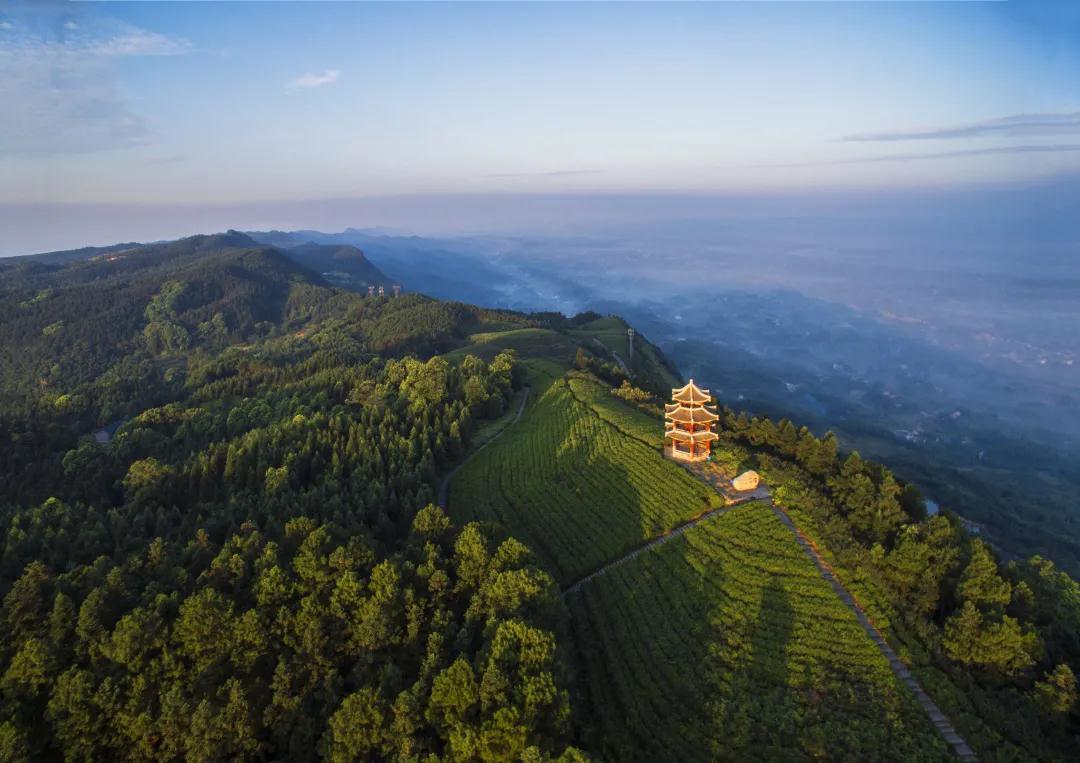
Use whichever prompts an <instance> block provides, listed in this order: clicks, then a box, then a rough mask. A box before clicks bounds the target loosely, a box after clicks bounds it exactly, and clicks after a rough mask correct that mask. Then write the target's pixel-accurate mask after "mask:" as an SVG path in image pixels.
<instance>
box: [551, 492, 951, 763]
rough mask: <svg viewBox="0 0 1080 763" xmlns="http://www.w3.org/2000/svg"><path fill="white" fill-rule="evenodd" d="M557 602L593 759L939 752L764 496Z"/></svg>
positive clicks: (930, 755)
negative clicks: (585, 699) (578, 675)
mask: <svg viewBox="0 0 1080 763" xmlns="http://www.w3.org/2000/svg"><path fill="white" fill-rule="evenodd" d="M569 604H570V606H571V612H572V615H573V627H574V630H575V641H576V646H577V650H576V651H577V655H578V659H579V661H580V662H579V668H580V670H581V672H582V683H583V684H584V686H585V687H586V689H587V692H588V695H589V699H590V702H589V706H590V708H592V710H593V714H594V717H593V718H592V721H593V723H594V724H595V726H594V734H595V736H596V739H595V740H593V741H594V746H593V749H595V750H597V751H598V752H600V753H601V754H603V755H604V757H606V758H609V759H616V760H701V759H717V758H720V759H769V760H776V759H799V758H802V757H804V756H808V757H822V756H824V757H828V758H832V759H852V758H854V759H891V760H901V759H902V760H920V759H921V760H940V759H945V758H948V757H949V752H948V750H947V748H946V747H945V744H944V741H943V740H942V739H941V738H940V736H938V734H937V732H936V731H935V730H934V729H933V727H931V726H930V724H929V722H928V720H927V719H926V717H925V715H924V714H923V712H922V710H921V709H920V708H919V707H918V706H917V705H916V704H915V703H914V701H913V700H912V699H911V697H910V695H908V694H907V693H906V692H905V691H904V690H903V689H902V688H901V686H900V685H899V684H898V682H897V680H896V678H895V677H894V676H893V674H892V672H891V671H890V669H889V667H888V664H887V663H886V661H885V659H884V658H883V657H882V656H881V654H880V653H879V652H878V651H877V650H876V649H875V647H874V645H873V643H872V642H871V641H870V640H869V638H867V636H866V634H865V633H864V632H863V630H862V629H861V628H860V627H859V625H858V623H857V621H856V620H855V618H854V616H853V615H852V614H851V612H850V611H849V610H848V609H847V608H846V607H845V606H844V605H843V604H842V603H841V602H840V601H839V599H837V598H836V596H835V594H834V593H833V591H832V590H831V589H830V588H829V586H828V585H827V584H826V583H825V582H824V581H823V580H822V579H821V578H820V577H819V576H818V574H817V571H816V570H815V568H814V567H813V565H812V564H811V562H810V561H809V560H808V559H807V558H806V556H804V554H803V552H802V551H801V550H800V549H799V548H798V546H797V545H796V544H795V542H794V540H793V539H792V536H791V535H790V533H789V532H788V531H787V529H786V528H784V527H783V526H782V525H781V524H780V522H779V520H777V519H776V517H775V516H774V515H773V513H772V511H771V510H770V509H769V508H767V507H766V506H764V505H761V504H750V505H747V506H742V507H739V508H736V509H733V510H731V511H730V512H728V513H726V514H722V515H719V516H717V517H715V518H713V519H710V520H708V521H707V522H704V523H702V524H701V525H698V526H697V527H694V528H692V529H691V530H689V531H687V533H686V534H685V535H684V536H683V537H682V538H679V539H676V540H674V541H672V542H671V543H668V544H666V545H664V546H661V547H660V548H659V549H658V550H657V551H655V552H652V553H648V554H642V555H641V556H638V557H637V558H636V559H634V560H632V561H630V562H628V563H627V564H625V565H622V566H620V567H617V568H615V569H613V570H612V571H610V572H609V573H607V574H605V575H603V576H601V577H599V578H597V579H596V580H594V581H593V582H591V583H590V584H589V585H587V586H585V587H584V588H583V589H582V590H581V591H580V593H577V594H574V595H572V596H571V598H570V601H569Z"/></svg>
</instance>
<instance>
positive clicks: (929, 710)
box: [562, 475, 979, 761]
mask: <svg viewBox="0 0 1080 763" xmlns="http://www.w3.org/2000/svg"><path fill="white" fill-rule="evenodd" d="M698 476H699V477H700V476H701V475H698ZM706 482H708V483H709V484H711V485H712V486H713V487H714V488H716V489H717V492H720V491H719V488H718V485H717V484H715V483H714V482H713V481H712V480H706ZM751 501H761V502H762V503H765V504H767V505H768V506H769V507H770V508H771V509H772V510H773V512H774V513H775V514H776V516H777V517H778V518H779V519H780V521H781V522H782V523H783V524H784V526H785V527H787V528H788V529H789V530H791V532H792V534H793V535H794V536H795V540H796V541H797V542H798V544H799V546H801V547H802V550H803V551H804V552H805V553H806V555H807V556H808V557H810V561H812V562H813V563H814V566H815V567H817V570H818V573H819V574H820V575H821V577H822V578H823V579H824V580H825V582H827V583H828V584H829V585H830V586H832V589H833V591H834V592H835V593H836V595H837V596H838V597H840V600H841V601H842V602H844V604H846V605H847V607H848V609H850V610H851V611H852V612H853V613H854V615H855V618H856V619H857V620H858V621H859V624H860V625H861V626H862V627H863V630H865V631H866V633H867V634H868V635H869V636H870V638H871V640H872V641H873V642H874V644H875V645H876V646H877V648H878V651H880V652H881V654H882V656H884V657H885V659H886V660H887V661H888V663H889V667H890V668H891V669H892V672H893V674H894V675H895V676H896V677H897V678H898V679H899V680H900V681H901V682H902V683H903V684H904V685H905V686H907V688H908V690H909V691H910V692H911V694H912V696H914V697H915V701H916V702H918V703H919V705H920V706H922V709H923V710H924V711H925V712H926V714H927V716H928V717H929V718H930V722H931V723H932V724H933V725H934V727H935V728H936V729H937V730H938V732H939V733H940V734H941V736H942V737H943V738H944V739H945V741H946V742H948V743H949V745H950V746H951V747H952V748H953V751H954V752H955V753H956V756H957V757H958V758H959V759H960V760H962V761H978V759H979V758H978V756H976V755H975V753H974V752H973V751H972V749H971V747H969V746H968V743H967V742H965V741H964V738H963V737H962V736H960V734H959V733H958V732H957V731H956V728H955V727H954V726H953V725H952V722H951V721H949V719H948V718H947V717H946V716H945V713H943V712H941V708H939V707H938V706H937V703H935V702H934V700H932V699H931V698H930V695H928V694H927V693H926V692H925V691H924V690H923V688H922V685H921V684H920V683H919V681H918V679H917V678H915V676H914V675H912V673H911V671H910V670H909V669H908V667H907V665H905V664H904V663H903V661H901V659H900V658H899V657H898V656H897V655H896V652H895V651H893V648H892V647H891V646H889V643H888V642H887V641H886V640H885V637H884V636H882V635H881V632H880V631H879V630H878V629H877V628H876V627H875V626H874V624H873V622H871V620H870V618H869V617H867V615H866V612H865V611H864V610H863V608H862V607H861V606H860V605H859V603H858V602H857V601H856V600H855V597H853V596H852V595H851V594H850V593H849V592H848V590H847V589H846V588H844V585H843V583H841V582H840V580H839V579H838V578H837V577H836V574H835V573H834V572H833V570H832V567H830V566H829V563H828V562H826V561H825V559H824V557H822V555H821V552H820V551H819V550H818V548H817V546H816V545H815V544H814V542H813V541H811V540H810V539H809V538H808V537H807V536H806V535H805V534H804V533H803V532H802V530H800V529H799V528H798V527H797V526H796V525H795V523H794V522H793V521H792V520H791V517H790V516H788V514H787V512H786V511H784V510H783V509H782V508H781V507H780V506H777V505H776V504H775V503H773V500H772V497H771V496H770V494H769V491H768V488H766V487H765V486H764V485H762V486H761V487H759V488H758V489H757V490H755V491H754V493H753V494H752V495H750V496H747V497H746V498H742V499H738V500H736V501H735V502H734V503H730V504H728V505H726V506H720V507H718V508H715V509H712V510H711V511H707V512H705V513H704V514H702V515H701V516H699V517H696V518H694V519H692V520H690V521H689V522H687V523H686V524H683V525H680V526H679V527H678V528H676V529H674V530H672V531H671V532H669V533H667V534H665V535H661V536H659V537H657V538H653V539H652V540H650V541H648V542H647V543H645V544H643V545H641V546H638V547H637V548H635V549H634V550H633V551H631V552H629V553H628V554H625V555H624V556H621V557H619V558H618V559H615V560H613V561H611V562H608V563H607V564H605V565H604V566H603V567H601V568H600V569H598V570H596V571H595V572H592V573H590V574H588V575H586V576H584V577H582V578H580V579H578V580H575V581H574V582H573V583H571V584H570V585H569V586H567V587H566V588H565V589H564V590H563V592H562V593H563V596H568V595H570V594H572V593H576V592H577V591H579V590H580V589H581V587H582V586H583V585H585V584H586V583H588V582H589V581H591V580H593V579H594V578H596V577H599V576H600V575H603V574H604V573H606V572H608V571H609V570H612V569H614V568H615V567H618V566H619V565H622V564H625V563H626V562H628V561H630V560H631V559H634V558H635V557H637V556H638V555H639V554H641V553H642V552H644V551H649V550H652V549H654V548H657V547H658V546H661V545H663V544H665V543H667V542H668V541H670V540H672V539H674V538H677V537H679V536H680V535H682V534H683V533H684V532H686V530H687V529H688V528H690V527H693V526H694V525H697V524H700V523H701V522H704V521H705V520H706V519H709V518H710V517H715V516H718V515H720V514H723V513H725V512H727V511H730V510H731V509H734V508H736V507H737V506H741V505H743V504H746V503H749V502H751Z"/></svg>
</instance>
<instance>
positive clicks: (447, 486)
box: [439, 385, 531, 511]
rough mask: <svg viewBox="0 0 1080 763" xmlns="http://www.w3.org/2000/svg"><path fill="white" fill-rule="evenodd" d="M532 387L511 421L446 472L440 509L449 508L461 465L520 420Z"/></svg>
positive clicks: (442, 483) (527, 388) (525, 391)
mask: <svg viewBox="0 0 1080 763" xmlns="http://www.w3.org/2000/svg"><path fill="white" fill-rule="evenodd" d="M530 389H531V388H530V387H529V386H528V385H526V386H525V389H524V391H523V392H522V394H521V402H520V403H518V409H517V413H515V414H514V418H512V419H511V420H510V421H508V422H506V424H505V426H503V428H502V429H500V430H499V431H498V432H496V433H495V434H493V435H492V436H491V437H490V438H488V440H487V441H486V442H484V444H483V445H481V446H480V447H479V448H477V449H476V450H474V451H473V452H472V453H470V454H469V455H467V456H465V460H464V461H462V462H461V463H460V464H458V465H457V466H455V467H454V468H453V469H451V470H450V471H448V472H447V473H446V474H445V476H443V478H442V482H440V483H439V508H440V509H442V510H443V511H446V510H447V506H446V505H447V503H448V502H449V500H450V480H451V479H453V477H454V475H455V474H457V473H458V470H460V469H461V467H463V466H465V464H467V463H469V462H470V461H472V460H473V456H475V455H476V454H477V453H479V452H480V451H482V450H483V449H484V448H486V447H487V446H488V445H490V444H491V443H493V442H495V440H497V439H499V438H500V437H502V434H503V432H505V431H506V430H507V429H509V428H510V427H512V426H514V424H516V423H518V420H519V419H520V418H521V414H522V413H524V412H525V403H527V402H528V401H529V391H530Z"/></svg>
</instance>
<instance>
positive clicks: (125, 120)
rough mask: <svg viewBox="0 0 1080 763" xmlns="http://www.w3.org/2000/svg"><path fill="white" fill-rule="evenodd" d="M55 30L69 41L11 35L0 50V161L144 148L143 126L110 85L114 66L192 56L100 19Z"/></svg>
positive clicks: (186, 45) (151, 35)
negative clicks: (1, 113) (0, 110)
mask: <svg viewBox="0 0 1080 763" xmlns="http://www.w3.org/2000/svg"><path fill="white" fill-rule="evenodd" d="M39 26H41V25H39ZM58 26H60V27H61V28H65V27H66V29H67V31H68V32H73V34H65V35H62V36H60V37H59V38H58V37H56V36H53V35H49V34H47V33H40V32H34V33H28V34H19V33H18V32H16V35H15V40H14V42H13V43H11V44H7V45H5V46H4V47H2V48H0V68H3V69H4V74H5V76H4V77H2V78H0V103H3V104H4V105H5V107H7V112H6V113H7V114H8V115H9V116H8V118H5V119H3V120H0V154H16V155H18V154H66V153H88V152H94V151H103V150H112V149H123V148H132V147H135V146H141V145H144V144H146V143H148V142H149V141H150V137H151V135H150V130H149V127H148V126H147V124H146V122H145V120H144V119H143V118H142V117H141V116H140V115H139V114H138V113H137V112H135V111H134V110H133V109H132V108H131V105H130V102H129V101H128V99H127V98H126V96H125V95H124V94H123V92H122V91H121V90H120V88H119V87H118V86H117V83H116V75H115V70H114V69H115V63H116V61H117V59H120V58H135V57H142V56H163V55H180V54H183V53H186V52H188V51H190V50H191V49H192V45H191V43H190V41H188V40H186V39H184V38H173V37H167V36H165V35H162V34H158V33H156V32H151V31H148V30H145V29H140V28H138V27H135V26H132V25H129V24H115V23H110V22H108V20H105V21H102V22H98V23H96V24H95V25H91V26H89V27H87V26H86V25H83V24H80V25H78V26H77V27H76V28H75V29H73V28H71V26H70V25H66V24H58ZM54 28H55V27H54Z"/></svg>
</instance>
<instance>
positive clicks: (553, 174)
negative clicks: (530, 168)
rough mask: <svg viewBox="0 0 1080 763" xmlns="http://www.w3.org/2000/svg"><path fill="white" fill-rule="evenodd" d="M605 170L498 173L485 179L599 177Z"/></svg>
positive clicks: (486, 176)
mask: <svg viewBox="0 0 1080 763" xmlns="http://www.w3.org/2000/svg"><path fill="white" fill-rule="evenodd" d="M601 172H603V170H553V171H551V172H497V173H494V174H491V175H484V177H485V178H557V177H568V176H571V175H599V174H600V173H601Z"/></svg>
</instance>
